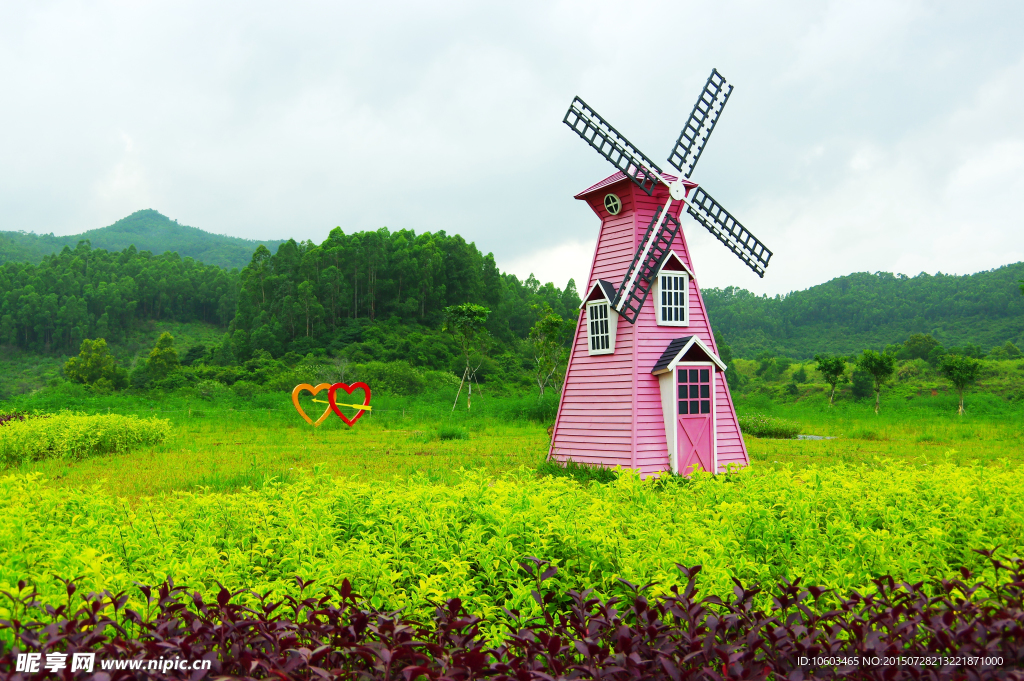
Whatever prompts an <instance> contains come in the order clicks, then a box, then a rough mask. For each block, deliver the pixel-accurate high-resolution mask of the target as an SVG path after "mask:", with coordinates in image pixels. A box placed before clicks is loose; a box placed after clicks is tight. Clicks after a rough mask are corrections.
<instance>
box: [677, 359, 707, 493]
mask: <svg viewBox="0 0 1024 681" xmlns="http://www.w3.org/2000/svg"><path fill="white" fill-rule="evenodd" d="M676 386H677V405H678V407H677V410H676V414H677V417H676V418H677V422H678V423H677V426H676V456H677V457H678V458H677V459H676V471H677V472H679V473H681V474H683V475H689V474H691V473H693V471H695V470H697V469H698V468H699V469H700V470H704V471H710V472H714V470H715V468H714V458H715V419H714V416H715V408H714V407H715V404H714V394H715V370H714V367H713V365H711V364H680V365H679V366H677V367H676Z"/></svg>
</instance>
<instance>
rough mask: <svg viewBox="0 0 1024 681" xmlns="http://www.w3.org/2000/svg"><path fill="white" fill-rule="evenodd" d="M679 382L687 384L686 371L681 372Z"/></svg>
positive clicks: (681, 370)
mask: <svg viewBox="0 0 1024 681" xmlns="http://www.w3.org/2000/svg"><path fill="white" fill-rule="evenodd" d="M679 382H680V383H686V369H680V370H679Z"/></svg>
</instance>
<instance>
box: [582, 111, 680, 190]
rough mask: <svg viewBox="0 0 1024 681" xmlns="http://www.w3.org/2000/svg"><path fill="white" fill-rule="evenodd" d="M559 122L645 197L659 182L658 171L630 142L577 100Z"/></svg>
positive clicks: (659, 171)
mask: <svg viewBox="0 0 1024 681" xmlns="http://www.w3.org/2000/svg"><path fill="white" fill-rule="evenodd" d="M562 120H563V122H564V123H565V124H566V125H568V126H569V127H570V128H572V129H573V130H575V131H576V134H577V135H579V136H580V137H582V138H583V139H584V140H586V141H587V142H588V143H589V144H590V146H592V147H594V148H595V149H597V152H598V153H599V154H601V155H602V156H604V157H605V158H606V159H608V160H609V161H611V163H612V165H613V166H615V167H616V168H618V169H619V170H621V171H622V173H623V174H624V175H625V176H626V177H628V178H629V179H631V180H633V182H636V184H637V186H638V187H640V188H641V189H643V190H644V191H645V192H647V195H648V196H650V195H651V194H652V193H653V192H654V188H655V187H656V186H658V183H659V182H661V181H662V180H661V168H659V167H658V166H657V165H655V164H654V161H652V160H651V159H649V158H647V157H646V156H644V154H643V153H642V152H641V151H640V150H639V149H637V148H636V147H634V146H633V145H632V144H630V142H629V140H627V139H626V138H625V137H623V136H622V135H620V134H619V131H618V130H616V129H615V128H613V127H612V126H611V125H610V124H609V123H608V121H606V120H605V119H603V118H601V116H600V114H598V113H597V112H596V111H594V110H593V109H591V108H590V107H589V106H587V103H586V102H584V101H583V100H582V99H580V98H579V97H577V98H576V99H574V100H572V105H571V106H570V107H569V111H567V112H566V114H565V118H564V119H562ZM652 171H653V172H652Z"/></svg>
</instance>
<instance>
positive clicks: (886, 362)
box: [857, 350, 896, 414]
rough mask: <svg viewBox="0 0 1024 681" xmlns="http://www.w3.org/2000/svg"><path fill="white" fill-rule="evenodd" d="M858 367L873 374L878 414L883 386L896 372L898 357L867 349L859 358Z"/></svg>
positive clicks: (876, 411)
mask: <svg viewBox="0 0 1024 681" xmlns="http://www.w3.org/2000/svg"><path fill="white" fill-rule="evenodd" d="M857 368H858V369H860V370H861V371H863V372H865V373H867V374H870V375H871V380H872V383H873V387H874V389H875V413H876V414H877V413H878V408H879V404H880V402H881V394H882V387H883V386H885V384H886V383H887V382H888V381H889V379H890V378H892V375H893V374H894V373H895V372H896V358H895V357H893V356H892V355H890V354H886V353H878V352H875V351H874V350H865V351H864V352H863V354H861V356H860V357H858V358H857Z"/></svg>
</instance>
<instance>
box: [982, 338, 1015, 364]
mask: <svg viewBox="0 0 1024 681" xmlns="http://www.w3.org/2000/svg"><path fill="white" fill-rule="evenodd" d="M988 358H989V359H994V360H1001V359H1020V358H1021V352H1020V348H1018V347H1017V346H1016V345H1014V344H1013V342H1012V341H1006V343H1005V344H1004V345H1002V346H1000V347H998V348H995V349H994V350H992V351H991V352H990V353H988Z"/></svg>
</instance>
